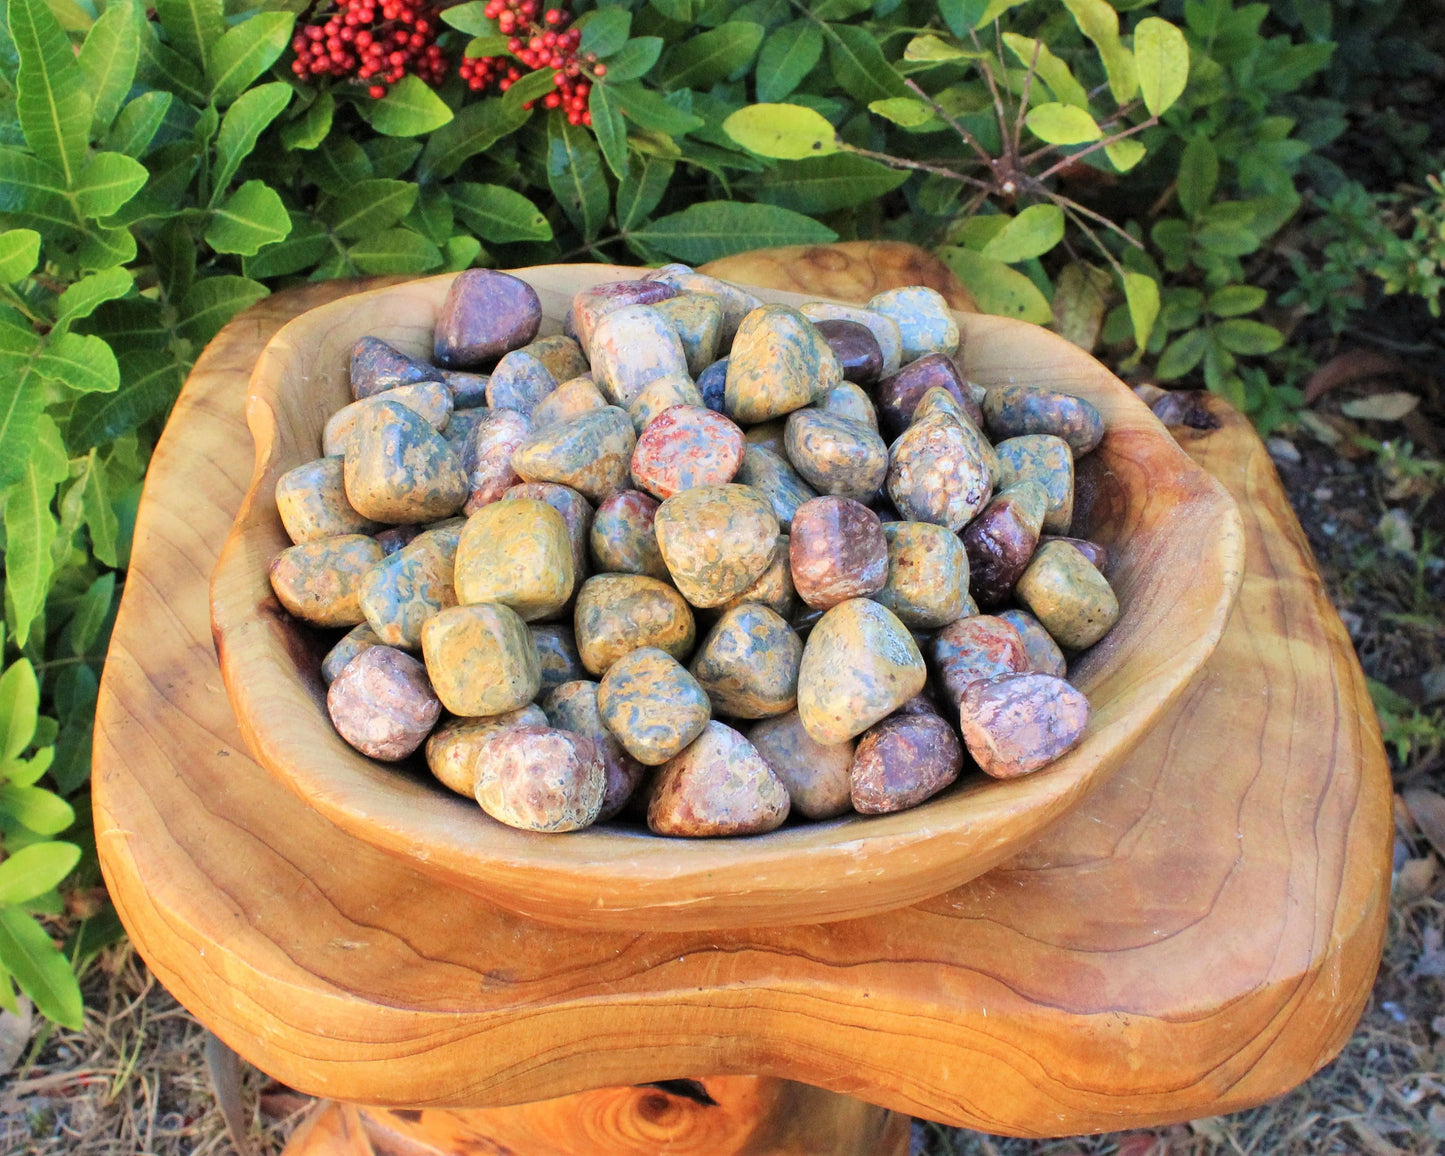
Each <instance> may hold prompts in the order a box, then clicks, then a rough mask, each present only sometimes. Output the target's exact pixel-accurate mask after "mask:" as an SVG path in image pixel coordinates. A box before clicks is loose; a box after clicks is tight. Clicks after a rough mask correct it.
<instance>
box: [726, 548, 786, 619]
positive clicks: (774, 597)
mask: <svg viewBox="0 0 1445 1156" xmlns="http://www.w3.org/2000/svg"><path fill="white" fill-rule="evenodd" d="M744 602H756V603H758V604H759V605H761V606H766V607H767V608H768V609H769V610H771V611H773V613H775V614H777V615H779V616H780V617H782V618H784V619H791V618H792V617H793V614H794V612H795V611H796V610H797V608H798V594H797V591H796V590H795V589H794V588H793V571H792V566H791V565H790V560H789V557H788V536H787V535H786V534H779V535H778V541H777V545H776V546H774V547H773V558H772V561H770V562H769V563H768V568H767V569H766V570H764V571H763V572H762V574H761V575H760V576H759V577H758V580H757V581H756V582H754V583H753V584H752V585H751V586H749V587H748V588H747V589H746V590H744V591H743V592H742V593H741V594H739V595H738V596H737V597H736V598H733V599H732V600H730V601H728V602H724V603H723V604H722V606H721V607H719V609H721V610H731V609H732V608H733V607H734V606H741V605H742V604H743V603H744Z"/></svg>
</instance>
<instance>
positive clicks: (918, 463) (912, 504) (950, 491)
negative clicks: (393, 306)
mask: <svg viewBox="0 0 1445 1156" xmlns="http://www.w3.org/2000/svg"><path fill="white" fill-rule="evenodd" d="M889 458H890V461H889V466H888V496H889V497H890V498H891V499H892V500H893V504H894V505H895V506H897V507H898V511H899V513H901V514H902V515H903V516H904V517H905V518H907V519H909V520H910V521H914V522H933V523H935V524H936V525H939V526H947V527H948V528H949V529H950V530H954V531H957V530H961V529H963V527H964V526H965V525H967V524H968V521H969V519H971V518H972V517H973V516H974V515H975V514H977V513H978V512H979V511H980V510H981V509H983V507H984V505H985V504H986V503H987V502H988V499H989V494H990V484H989V475H988V467H987V466H986V465H985V464H984V462H983V460H982V459H981V458H980V457H979V456H978V453H977V451H976V450H975V449H974V447H973V445H972V444H971V443H970V441H969V439H968V436H967V435H966V434H965V433H964V432H963V428H962V427H961V426H960V425H959V424H958V422H956V421H954V420H953V419H952V418H951V417H945V416H944V415H942V414H939V415H938V416H936V417H929V418H924V420H923V421H921V422H916V423H914V424H913V425H911V426H909V427H908V428H907V429H906V430H904V431H903V433H902V434H901V435H900V436H899V438H898V440H897V441H896V442H894V443H893V446H892V448H891V449H890V450H889Z"/></svg>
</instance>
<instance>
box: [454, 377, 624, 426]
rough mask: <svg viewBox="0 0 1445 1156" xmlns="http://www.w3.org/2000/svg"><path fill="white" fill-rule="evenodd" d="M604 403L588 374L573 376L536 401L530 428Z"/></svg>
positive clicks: (571, 417) (563, 418)
mask: <svg viewBox="0 0 1445 1156" xmlns="http://www.w3.org/2000/svg"><path fill="white" fill-rule="evenodd" d="M606 404H607V399H606V398H605V397H603V396H602V391H601V390H600V389H598V388H597V386H596V384H594V383H593V381H592V378H591V376H590V375H589V376H586V377H574V378H573V379H572V380H571V381H564V382H563V383H562V384H561V385H559V386H558V387H557V388H556V389H554V390H553V391H552V392H551V393H549V394H548V395H547V396H546V397H544V398H543V399H542V400H541V401H539V402H538V403H537V405H536V407H535V408H534V409H533V410H532V428H533V429H534V430H536V429H543V428H545V427H547V426H549V425H557V424H559V423H561V422H564V421H571V420H572V419H573V418H574V417H581V416H582V415H583V414H584V413H591V412H592V411H593V410H594V409H602V408H603V407H604V406H605V405H606ZM452 420H453V421H455V420H456V418H455V417H453V418H452Z"/></svg>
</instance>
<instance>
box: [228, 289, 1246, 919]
mask: <svg viewBox="0 0 1445 1156" xmlns="http://www.w3.org/2000/svg"><path fill="white" fill-rule="evenodd" d="M513 272H515V273H516V275H518V276H521V277H523V278H524V279H525V280H527V281H529V282H530V283H532V284H533V285H534V287H536V288H537V290H538V292H539V294H540V295H541V297H542V301H543V308H544V314H545V315H546V320H545V321H544V325H543V332H544V333H546V332H557V331H559V330H560V321H561V317H562V314H563V312H565V306H566V303H567V302H568V301H570V297H571V295H572V294H573V293H574V292H576V290H578V289H580V288H582V287H584V286H585V285H588V284H595V283H597V282H601V281H609V280H619V279H624V278H627V277H635V276H636V275H637V271H636V270H630V269H626V268H621V267H617V266H606V265H553V266H540V267H536V268H532V269H523V270H514V271H513ZM452 277H453V275H450V274H448V275H442V276H439V277H431V278H426V279H423V280H417V281H411V282H406V283H403V284H400V285H393V286H388V287H385V288H381V289H376V290H373V291H371V292H368V293H364V294H358V295H355V296H350V297H346V298H343V299H341V300H338V301H335V302H332V303H330V304H327V305H323V306H320V307H319V308H316V309H313V310H310V311H309V312H307V313H304V314H302V315H300V316H299V317H297V318H295V319H294V320H292V321H291V322H289V323H288V324H287V325H286V326H285V327H284V328H283V329H281V330H280V331H279V332H278V333H277V334H276V336H275V337H274V338H273V339H272V340H271V342H270V343H269V344H268V345H267V346H266V348H265V350H264V351H263V353H262V355H261V357H260V358H259V359H258V361H257V363H256V366H255V369H254V371H253V373H252V376H251V382H250V389H249V393H248V397H247V404H246V416H247V423H248V425H249V426H250V429H251V432H252V435H253V437H254V439H255V445H256V464H255V470H254V473H253V476H252V479H251V483H250V486H249V489H248V491H247V493H246V495H245V498H244V499H243V501H242V503H241V507H240V510H239V512H238V514H237V516H236V521H235V524H234V526H233V527H232V530H231V532H230V535H229V536H228V538H227V540H226V543H225V546H224V547H223V549H222V551H221V554H220V556H219V559H218V561H217V564H216V567H215V570H214V571H213V574H212V580H211V617H212V630H213V635H214V640H215V645H216V650H217V655H218V658H219V661H220V668H221V672H222V676H223V679H224V681H225V685H226V690H227V693H228V695H229V696H230V701H231V705H232V708H233V710H234V711H235V714H236V718H237V722H238V723H239V725H240V728H241V731H242V734H243V735H244V737H245V739H246V742H247V745H248V746H249V747H250V749H251V750H252V752H253V753H254V755H255V756H256V759H257V761H258V762H260V763H261V764H262V765H263V766H264V767H266V768H267V770H268V771H270V772H271V774H273V775H274V776H275V777H276V778H278V779H280V780H281V781H282V782H284V783H285V784H286V785H287V786H288V787H290V788H291V789H292V790H293V791H294V792H295V793H296V794H297V795H299V796H300V797H301V798H302V799H304V800H305V801H306V802H307V803H309V804H310V805H311V806H313V807H314V808H316V809H317V810H318V811H319V812H321V813H322V814H323V815H325V816H326V817H327V818H328V819H329V820H330V821H332V822H333V823H335V824H336V825H337V826H338V827H340V828H342V829H343V830H345V831H347V832H348V833H349V834H351V835H353V836H355V837H357V838H359V839H361V840H363V841H365V842H367V843H370V844H373V845H375V846H377V847H379V848H382V849H384V850H386V851H388V852H390V853H392V854H395V855H398V856H400V857H402V858H404V859H407V860H409V861H410V862H412V863H413V864H415V865H416V866H417V867H418V868H420V869H421V870H423V871H424V872H426V873H428V874H431V875H433V876H435V877H436V878H437V879H438V881H439V882H441V883H446V884H449V885H453V886H457V887H460V888H462V889H464V890H467V891H470V892H472V893H475V894H479V895H482V896H484V897H485V898H487V899H489V900H490V901H492V902H495V903H498V904H500V905H501V906H503V907H506V908H508V909H510V910H514V911H517V912H519V913H521V914H523V915H526V916H529V917H531V918H535V919H538V920H540V921H543V922H548V923H553V924H560V925H564V926H573V927H584V928H597V929H613V930H615V929H639V930H640V929H660V928H667V929H670V930H684V929H690V930H697V929H722V928H732V927H752V926H765V925H779V924H800V923H823V922H829V921H834V920H841V919H848V918H854V917H861V916H865V915H870V914H874V913H877V912H881V911H886V910H892V909H894V908H897V907H901V906H906V905H908V904H912V903H915V902H919V901H921V900H923V899H926V898H930V897H932V896H934V895H938V894H941V893H943V892H945V891H948V890H950V889H952V888H954V887H956V886H959V885H960V884H962V883H965V882H967V881H968V880H969V879H972V878H974V877H975V876H977V875H980V874H982V873H983V872H984V871H986V870H987V869H988V868H990V867H992V866H994V865H995V864H997V863H999V862H1001V861H1002V860H1003V859H1004V858H1006V857H1008V856H1009V855H1010V854H1011V853H1013V852H1015V851H1017V850H1020V849H1021V848H1022V847H1023V846H1025V845H1026V844H1027V843H1029V842H1030V841H1032V840H1033V838H1034V837H1035V836H1036V835H1038V834H1039V833H1040V832H1041V831H1042V830H1043V829H1044V828H1045V827H1046V826H1047V825H1048V824H1049V823H1051V822H1052V821H1054V820H1055V819H1057V818H1058V817H1060V816H1061V815H1063V814H1064V813H1065V812H1066V811H1068V810H1069V809H1070V808H1071V807H1073V806H1074V805H1075V804H1076V803H1077V802H1078V801H1079V800H1080V799H1082V798H1083V797H1084V795H1085V794H1086V793H1087V792H1088V791H1089V790H1090V789H1091V788H1093V787H1094V786H1097V785H1098V784H1099V783H1101V782H1103V781H1104V780H1105V779H1106V778H1107V776H1108V775H1109V774H1110V773H1112V772H1113V771H1114V770H1115V769H1116V768H1117V767H1118V766H1119V765H1120V764H1121V763H1122V762H1123V760H1124V758H1125V756H1126V755H1127V754H1128V753H1129V752H1130V751H1131V750H1132V749H1133V748H1134V746H1135V745H1136V744H1137V743H1138V741H1139V740H1140V739H1141V738H1142V737H1143V735H1144V734H1146V733H1147V732H1148V730H1149V728H1150V726H1151V725H1152V724H1153V722H1154V721H1155V720H1156V719H1158V718H1159V717H1160V715H1161V714H1162V713H1163V712H1164V711H1165V709H1166V708H1167V707H1168V706H1169V705H1170V704H1171V703H1172V702H1173V701H1174V700H1175V698H1177V696H1178V695H1179V694H1180V693H1182V691H1183V690H1184V688H1185V687H1186V686H1187V685H1188V683H1189V681H1190V679H1191V678H1192V676H1193V675H1194V673H1195V672H1196V671H1197V670H1198V669H1199V668H1200V667H1201V666H1202V665H1203V663H1204V661H1205V660H1206V659H1207V658H1208V657H1209V655H1210V654H1211V653H1212V651H1213V650H1214V647H1215V644H1216V643H1217V642H1218V641H1219V638H1220V635H1221V633H1222V632H1223V629H1224V625H1225V622H1226V620H1227V618H1228V616H1229V612H1230V609H1231V607H1232V605H1233V601H1234V597H1235V594H1236V593H1237V591H1238V587H1239V582H1240V579H1241V576H1242V572H1243V529H1242V525H1241V522H1240V517H1239V511H1238V510H1237V509H1236V508H1235V505H1234V502H1233V500H1232V499H1231V498H1230V496H1229V495H1228V493H1227V492H1226V491H1225V490H1224V488H1223V487H1222V486H1221V485H1220V484H1219V483H1217V482H1215V481H1214V480H1213V479H1212V478H1210V477H1209V475H1208V474H1206V473H1205V472H1204V471H1203V470H1202V469H1201V468H1199V467H1198V466H1197V465H1195V464H1194V463H1193V462H1192V461H1191V460H1190V459H1189V458H1188V457H1187V456H1186V455H1185V454H1184V452H1183V451H1182V450H1180V449H1179V447H1178V446H1177V445H1176V444H1175V443H1174V440H1173V439H1172V438H1171V437H1170V435H1169V434H1168V432H1167V431H1166V430H1165V429H1164V427H1163V426H1162V425H1160V423H1159V422H1158V420H1157V419H1156V418H1155V417H1154V416H1153V414H1152V413H1150V411H1149V410H1148V408H1147V407H1146V406H1145V405H1144V404H1143V403H1142V402H1140V401H1139V400H1138V399H1137V398H1136V397H1135V396H1134V395H1133V393H1132V392H1131V391H1130V390H1129V389H1128V388H1127V387H1126V386H1125V385H1124V384H1123V383H1122V382H1120V381H1119V380H1118V379H1117V378H1116V377H1114V376H1113V375H1112V374H1111V373H1110V372H1109V371H1108V370H1107V369H1105V368H1104V367H1103V366H1102V365H1101V364H1100V363H1099V362H1098V361H1096V360H1095V359H1094V358H1092V357H1091V356H1089V355H1088V354H1087V353H1085V352H1084V351H1082V350H1080V349H1079V348H1077V347H1076V346H1074V345H1072V344H1070V343H1069V342H1067V341H1065V340H1064V339H1063V338H1061V337H1058V336H1056V335H1054V334H1052V333H1050V332H1048V331H1046V330H1043V329H1040V328H1038V327H1036V326H1033V325H1029V324H1026V323H1024V322H1019V321H1013V320H1009V319H1007V318H999V317H992V316H986V315H982V314H958V315H957V317H958V320H959V324H960V326H961V328H962V331H963V333H964V356H963V359H964V365H965V369H966V371H967V373H968V374H969V376H970V377H971V378H972V379H973V380H975V381H979V382H981V383H982V384H984V385H994V384H1003V383H1005V382H1008V381H1022V382H1032V383H1036V384H1041V385H1046V386H1048V387H1049V388H1055V389H1064V390H1067V391H1069V392H1074V393H1077V394H1079V395H1081V396H1085V397H1088V398H1089V399H1090V400H1092V401H1093V402H1094V403H1095V404H1096V405H1098V406H1099V408H1100V409H1101V411H1102V412H1103V413H1104V417H1105V422H1106V427H1107V430H1108V432H1107V434H1106V436H1105V439H1104V442H1103V444H1102V445H1101V446H1100V448H1099V449H1098V450H1097V451H1095V453H1094V454H1092V455H1090V456H1089V457H1087V458H1085V459H1082V460H1081V463H1080V466H1081V469H1080V475H1079V496H1078V507H1077V508H1078V511H1079V515H1078V516H1079V517H1080V518H1082V519H1084V520H1085V521H1089V520H1091V519H1098V518H1099V517H1103V516H1105V515H1108V516H1110V517H1112V518H1113V521H1112V522H1111V524H1110V527H1109V533H1110V534H1115V535H1117V539H1116V540H1114V541H1113V542H1112V543H1111V551H1110V553H1111V563H1110V578H1111V580H1112V581H1113V582H1114V583H1115V585H1116V588H1117V590H1118V592H1119V596H1120V603H1121V606H1122V609H1123V613H1122V615H1121V618H1120V622H1119V624H1118V625H1116V627H1115V628H1114V630H1113V631H1112V632H1111V633H1110V634H1109V635H1108V636H1107V637H1106V638H1105V639H1104V640H1103V641H1102V642H1100V643H1099V644H1097V645H1096V646H1095V647H1094V648H1093V650H1091V651H1090V652H1089V653H1087V654H1086V655H1085V656H1083V657H1082V658H1081V659H1080V660H1079V661H1078V662H1077V664H1075V665H1074V666H1072V667H1071V672H1070V674H1071V678H1074V679H1076V680H1077V681H1078V682H1079V684H1080V685H1081V686H1082V687H1083V688H1084V689H1086V690H1087V691H1088V692H1089V695H1090V699H1091V702H1092V703H1093V705H1094V715H1093V718H1092V720H1091V722H1090V725H1089V730H1088V732H1087V734H1086V736H1085V738H1084V741H1083V742H1082V743H1081V744H1080V745H1079V746H1078V747H1077V748H1075V749H1074V750H1073V751H1072V752H1070V753H1069V754H1067V755H1065V756H1064V757H1063V758H1062V759H1059V760H1058V761H1056V762H1055V763H1053V764H1051V765H1050V766H1049V767H1047V768H1045V769H1044V770H1042V771H1039V772H1036V773H1035V774H1033V775H1029V776H1025V777H1023V778H1020V779H1014V780H1001V781H994V780H985V779H983V777H982V776H978V777H977V778H976V779H967V778H966V779H965V780H960V783H959V784H958V785H956V786H955V787H953V788H950V790H949V791H947V792H945V793H944V794H942V795H940V796H938V797H936V798H934V799H932V800H930V801H929V802H927V803H925V804H923V805H921V806H919V807H916V808H914V809H913V810H910V811H904V812H900V813H898V814H893V815H881V816H857V815H854V816H847V817H843V818H840V819H835V820H831V821H827V822H822V823H812V824H805V825H791V824H790V825H788V826H785V827H783V828H780V829H779V830H777V831H774V832H772V833H770V834H767V835H761V836H753V837H751V838H734V839H710V840H707V839H705V840H687V839H671V838H662V837H658V836H654V835H651V834H649V833H647V832H646V831H642V830H631V829H625V828H617V827H612V826H599V827H596V828H591V829H589V830H586V831H581V832H576V833H571V834H566V835H540V834H534V833H530V832H524V831H518V830H514V829H512V828H510V827H507V826H505V825H503V824H501V823H497V822H495V821H494V820H492V819H491V818H489V817H488V816H487V815H486V814H485V813H484V812H482V811H481V810H480V808H478V807H476V806H475V805H473V804H469V803H468V802H467V800H465V799H462V798H460V797H459V796H456V795H454V794H452V793H451V792H449V791H447V790H445V788H443V787H441V786H440V784H437V783H435V782H434V781H433V780H432V779H431V778H430V776H429V775H427V774H426V772H425V769H424V768H422V769H421V770H420V771H419V772H408V771H405V770H398V768H397V767H396V766H394V765H387V764H383V763H379V762H374V761H372V760H370V759H368V758H365V757H364V756H362V755H361V754H359V753H358V752H356V751H354V750H353V749H352V748H351V747H349V746H348V745H346V743H345V742H344V741H343V740H342V739H341V738H340V737H339V736H338V735H337V734H336V732H335V730H334V729H333V728H332V726H331V722H330V719H329V717H328V715H327V712H326V705H325V687H324V686H323V684H322V682H321V678H320V673H319V659H320V655H321V653H323V650H324V644H322V643H320V642H319V641H318V640H319V632H314V631H312V630H311V628H310V627H307V626H305V625H304V624H302V623H299V622H296V621H294V620H292V619H291V618H290V616H289V615H287V614H286V613H285V611H283V610H282V609H281V607H280V605H279V604H278V603H277V601H276V599H275V596H274V594H273V593H272V591H271V587H270V583H269V579H268V577H267V567H268V564H269V562H270V560H271V558H272V557H273V556H274V555H275V554H276V553H277V552H278V551H279V550H281V549H283V548H284V547H285V546H287V545H289V544H290V542H289V539H288V538H287V537H286V534H285V531H284V530H283V529H282V526H281V522H280V518H279V516H278V515H277V513H276V509H275V503H274V501H273V499H272V493H273V490H274V486H275V482H276V479H277V478H278V477H279V476H280V475H281V474H282V473H284V472H285V471H286V470H289V469H291V468H293V467H294V466H296V465H299V464H301V463H302V462H304V461H308V460H312V459H314V458H315V457H316V455H317V452H318V447H319V440H320V431H321V428H322V425H323V424H324V421H325V418H326V416H328V415H329V414H330V413H331V412H332V411H333V410H334V409H336V408H338V407H339V406H340V405H341V404H344V403H345V402H346V401H349V400H350V393H349V388H348V386H347V378H346V365H347V356H346V355H347V354H348V353H349V350H350V347H351V345H352V343H353V342H354V341H355V339H356V338H358V337H361V336H363V335H366V334H372V335H376V336H380V337H383V338H385V339H386V340H388V341H391V342H393V343H394V344H396V345H398V346H399V347H401V348H403V349H405V350H408V351H410V352H414V353H423V354H425V353H428V352H429V349H430V341H431V329H432V323H433V320H434V318H435V316H436V312H437V309H438V308H439V306H440V304H441V301H442V298H443V297H444V296H445V293H446V289H447V286H448V285H449V284H450V282H451V280H452ZM754 291H755V292H756V293H757V295H758V296H759V297H762V298H763V299H765V300H768V301H780V302H784V303H793V304H796V303H799V302H802V301H806V300H819V299H822V298H820V297H818V296H816V295H803V294H796V293H786V292H781V291H775V290H767V289H755V290H754ZM1121 508H1122V513H1121ZM1124 515H1127V519H1125V517H1124ZM1077 525H1078V522H1077V521H1076V526H1077ZM1099 536H1102V537H1108V536H1109V534H1106V533H1105V532H1104V531H1102V530H1101V531H1100V532H1099ZM1151 639H1152V640H1153V645H1152V647H1151V645H1150V640H1151ZM238 789H243V788H239V787H238ZM338 867H339V868H340V869H344V865H338Z"/></svg>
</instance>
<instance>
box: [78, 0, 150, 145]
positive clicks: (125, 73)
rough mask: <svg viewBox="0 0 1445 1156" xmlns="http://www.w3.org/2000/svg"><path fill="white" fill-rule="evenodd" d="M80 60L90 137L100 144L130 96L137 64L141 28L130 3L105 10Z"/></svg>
mask: <svg viewBox="0 0 1445 1156" xmlns="http://www.w3.org/2000/svg"><path fill="white" fill-rule="evenodd" d="M79 60H80V70H81V72H83V73H85V83H86V88H87V89H88V90H89V92H90V102H91V116H90V135H91V137H92V139H95V140H99V139H100V138H101V137H103V136H104V135H105V134H106V132H108V131H109V129H110V126H111V122H112V121H114V120H115V116H116V113H118V112H119V111H120V106H121V103H122V102H123V101H124V100H125V98H126V94H127V93H129V92H130V88H131V85H132V84H133V83H134V82H135V70H136V65H137V64H138V63H139V61H140V27H139V25H137V23H136V12H135V6H134V5H133V4H131V3H130V0H118V2H116V3H113V4H109V5H107V6H106V9H105V11H104V12H102V13H101V14H100V18H99V19H98V20H96V22H95V23H94V24H93V25H91V29H90V32H89V33H87V34H86V37H85V44H84V45H82V46H81V49H80V57H79Z"/></svg>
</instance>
